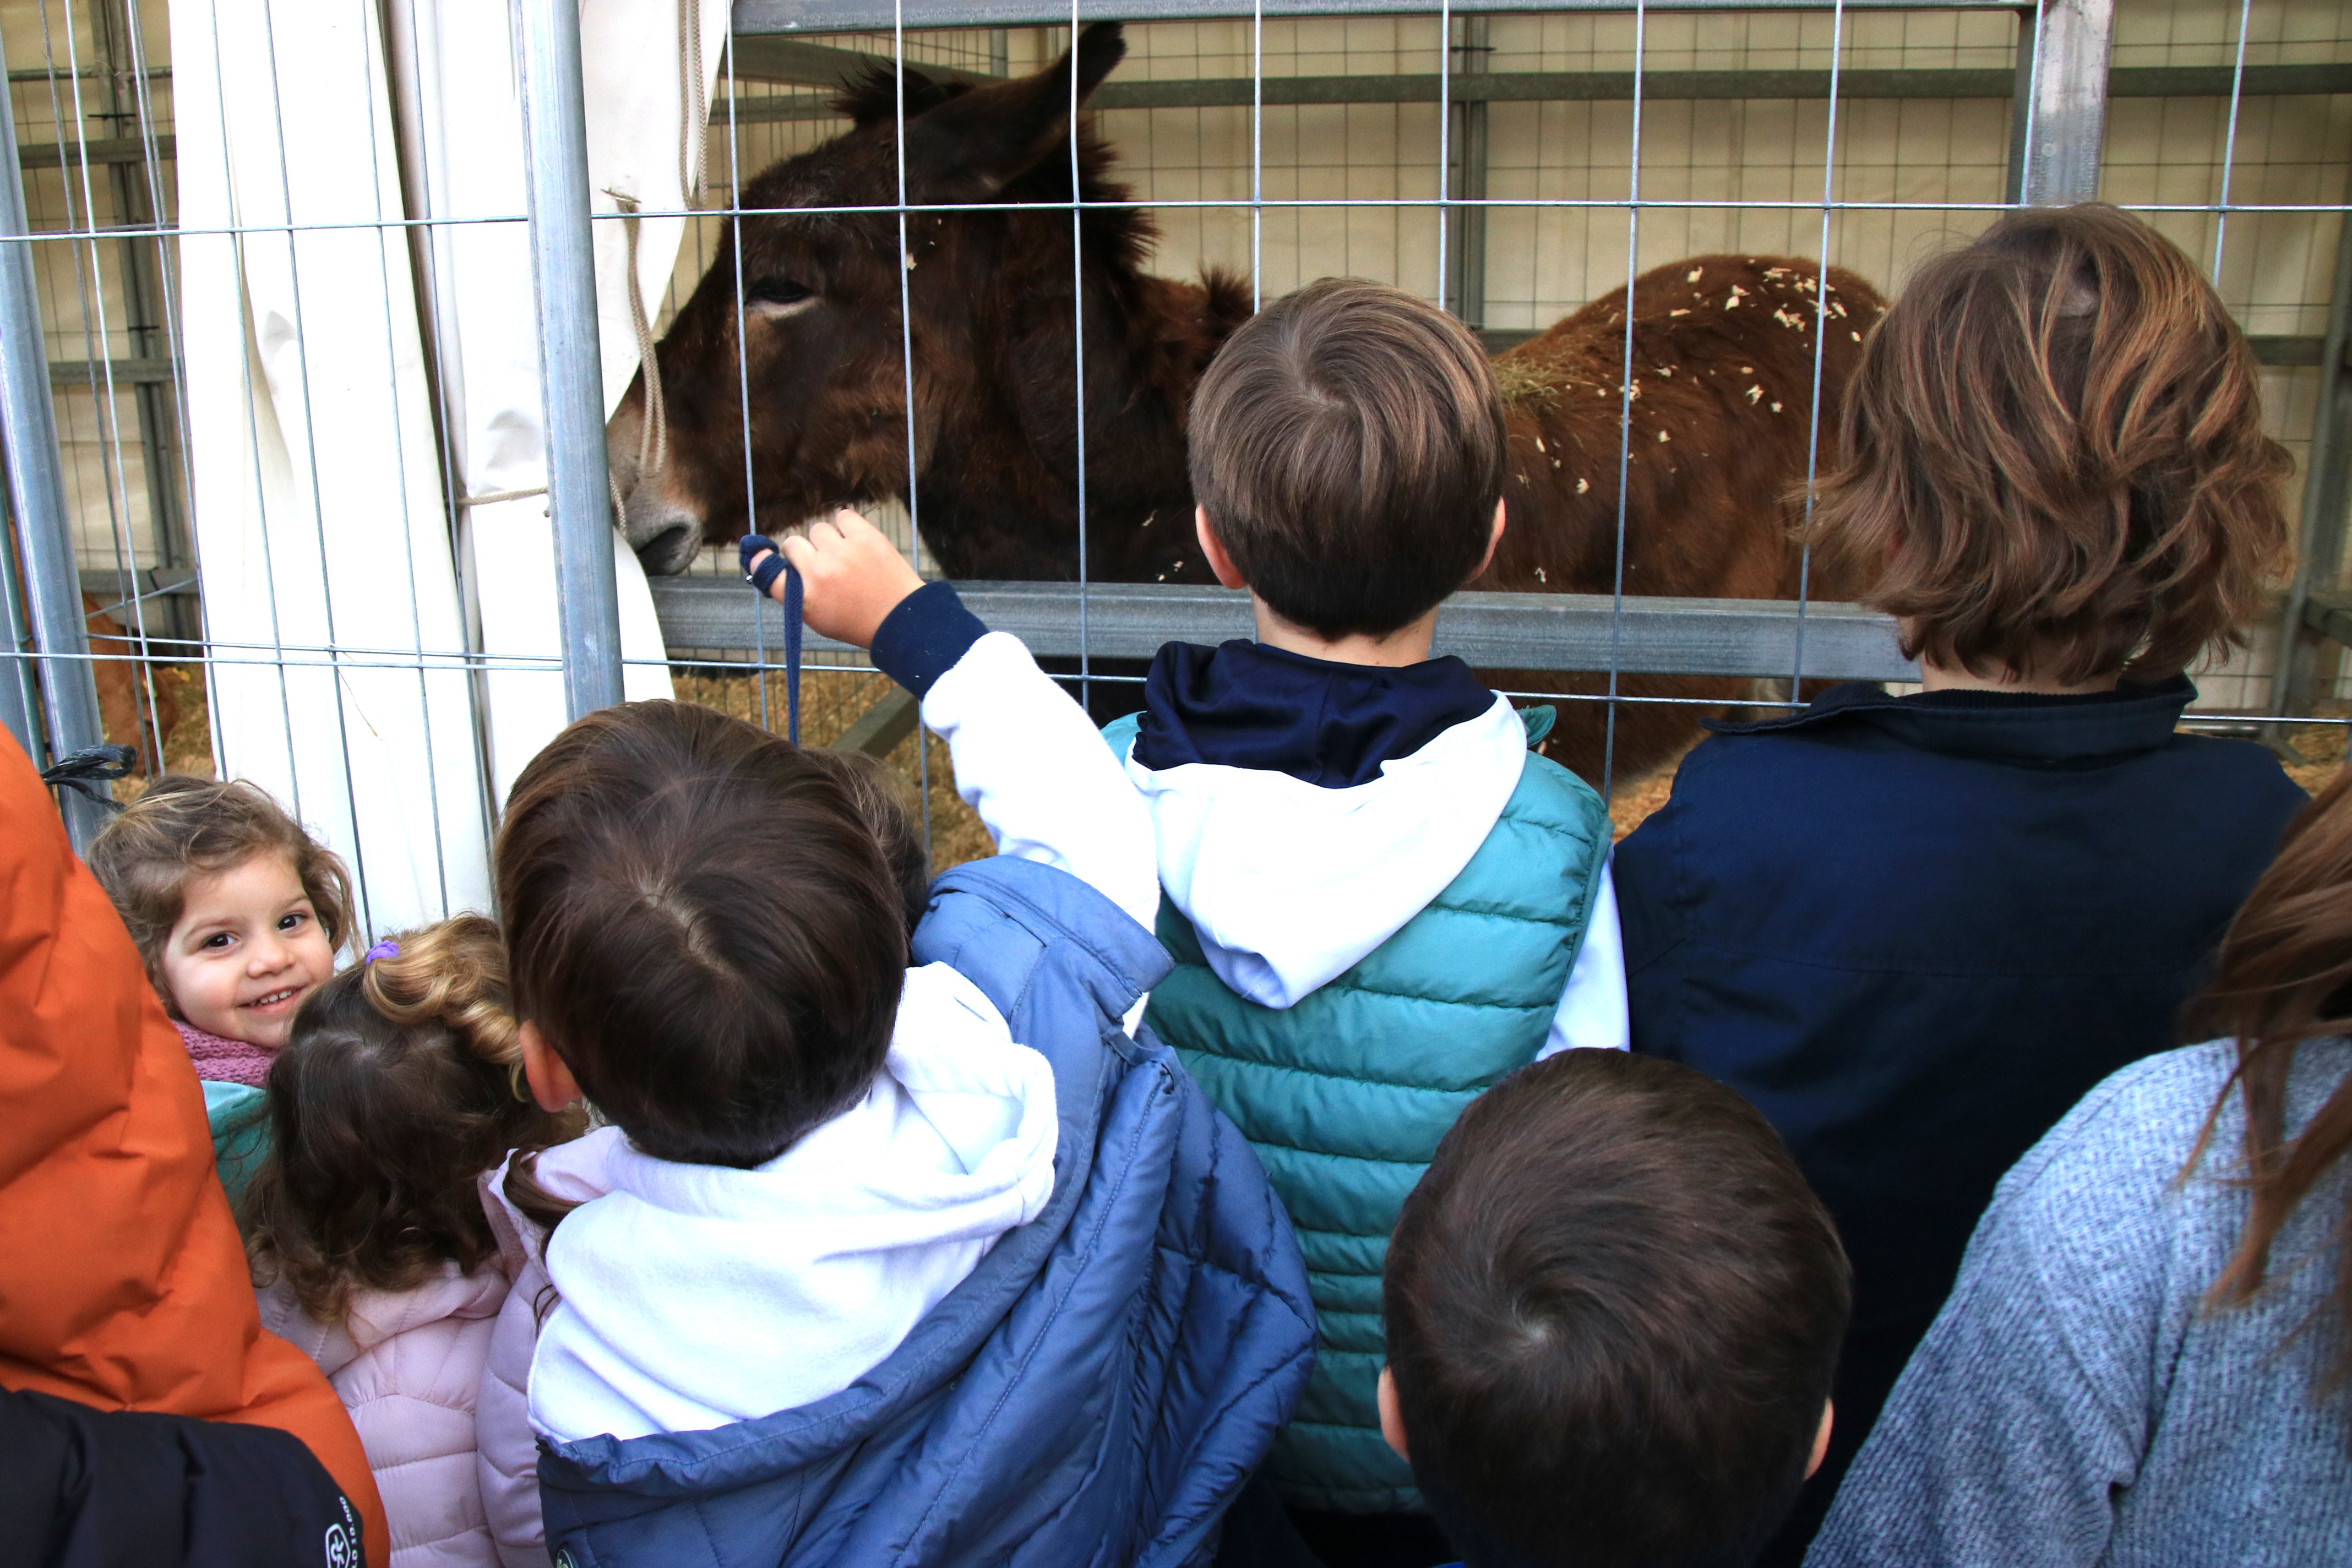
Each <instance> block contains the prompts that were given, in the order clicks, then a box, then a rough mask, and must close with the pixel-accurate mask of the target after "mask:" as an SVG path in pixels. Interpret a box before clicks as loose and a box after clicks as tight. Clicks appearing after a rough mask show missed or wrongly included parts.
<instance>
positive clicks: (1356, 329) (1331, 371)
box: [1190, 278, 1505, 637]
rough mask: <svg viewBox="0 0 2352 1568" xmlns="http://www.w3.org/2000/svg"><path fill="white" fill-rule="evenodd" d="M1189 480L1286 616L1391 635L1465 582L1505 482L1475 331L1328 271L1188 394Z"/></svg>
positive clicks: (1260, 587)
mask: <svg viewBox="0 0 2352 1568" xmlns="http://www.w3.org/2000/svg"><path fill="white" fill-rule="evenodd" d="M1190 439H1191V443H1192V492H1193V494H1194V495H1195V496H1197V497H1198V498H1199V499H1200V502H1201V505H1202V507H1203V508H1205V509H1206V510H1207V511H1208V514H1209V526H1210V528H1211V529H1212V530H1213V531H1214V532H1215V534H1216V537H1217V542H1218V543H1219V544H1221V545H1223V547H1224V550H1225V552H1226V553H1227V554H1228V555H1230V556H1232V557H1233V561H1234V565H1235V566H1236V567H1237V568H1239V570H1240V572H1241V574H1242V575H1243V577H1244V578H1245V579H1246V580H1247V581H1248V583H1249V585H1250V586H1251V587H1252V588H1253V589H1255V590H1256V592H1257V595H1258V596H1259V597H1260V598H1262V599H1264V600H1265V603H1266V605H1268V606H1269V607H1270V608H1272V609H1273V610H1274V612H1275V613H1276V615H1278V616H1282V618H1283V619H1285V620H1286V621H1289V622H1291V623H1292V624H1293V625H1296V626H1305V627H1307V629H1308V630H1310V631H1313V632H1315V633H1316V634H1318V636H1321V637H1346V636H1349V635H1350V634H1353V633H1357V632H1370V633H1374V634H1380V633H1386V632H1392V631H1394V630H1396V629H1397V628H1398V627H1400V626H1407V625H1409V624H1411V623H1412V621H1413V620H1414V619H1416V618H1417V617H1419V616H1422V615H1423V614H1424V613H1425V612H1427V611H1428V610H1430V609H1431V608H1433V607H1434V606H1435V605H1437V604H1438V602H1439V601H1441V600H1443V599H1444V597H1445V596H1446V595H1448V594H1451V593H1453V592H1454V590H1455V589H1456V588H1459V587H1461V586H1462V584H1464V583H1465V582H1467V581H1469V579H1470V577H1471V576H1472V574H1475V572H1476V571H1477V570H1478V565H1479V563H1480V562H1482V561H1484V560H1485V559H1486V543H1487V540H1488V539H1489V538H1490V537H1491V531H1492V529H1493V525H1494V518H1495V502H1496V500H1499V499H1500V498H1501V496H1502V493H1503V460H1504V442H1505V434H1504V426H1503V399H1502V395H1501V394H1500V393H1499V392H1498V391H1497V390H1496V385H1495V372H1494V367H1493V366H1492V365H1491V364H1489V363H1487V360H1486V352H1485V351H1484V350H1483V349H1481V348H1480V347H1479V346H1478V340H1477V339H1475V338H1474V337H1472V336H1471V335H1470V331H1469V329H1468V328H1466V327H1465V326H1464V325H1463V324H1462V323H1461V322H1460V321H1455V320H1454V318H1453V317H1452V316H1449V315H1447V314H1446V313H1445V312H1444V311H1443V310H1439V309H1437V307H1435V306H1434V305H1432V304H1430V303H1429V302H1428V301H1426V300H1419V299H1416V298H1414V297H1413V296H1412V295H1411V294H1407V293H1404V292H1402V290H1399V289H1390V288H1386V287H1383V286H1382V285H1381V284H1377V283H1366V282H1363V281H1361V280H1360V279H1353V278H1326V279H1323V280H1322V281H1320V282H1318V283H1310V284H1309V285H1307V287H1306V288H1304V289H1300V290H1298V292H1297V293H1296V294H1291V295H1288V296H1286V298H1284V299H1281V300H1276V301H1275V302H1274V303H1273V304H1271V305H1269V306H1267V307H1266V308H1265V310H1262V311H1260V312H1259V313H1258V314H1257V315H1256V316H1255V318H1253V319H1252V320H1251V321H1248V322H1247V323H1246V324H1245V325H1244V326H1243V327H1242V328H1241V329H1240V330H1239V331H1236V332H1234V335H1233V337H1232V338H1231V339H1229V340H1228V341H1227V342H1226V343H1225V345H1224V347H1223V349H1221V350H1220V351H1218V353H1217V357H1216V358H1215V359H1213V360H1212V361H1210V363H1209V368H1208V371H1207V372H1206V374H1203V375H1202V377H1201V384H1200V388H1199V390H1198V391H1197V392H1196V393H1195V394H1194V396H1193V399H1192V428H1191V437H1190Z"/></svg>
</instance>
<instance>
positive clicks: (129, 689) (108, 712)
mask: <svg viewBox="0 0 2352 1568" xmlns="http://www.w3.org/2000/svg"><path fill="white" fill-rule="evenodd" d="M81 607H82V613H83V616H84V617H85V618H86V619H87V620H88V621H89V651H90V653H91V655H92V656H93V657H92V658H91V660H90V675H91V677H92V678H93V679H95V680H96V682H97V684H98V714H99V722H100V726H101V727H102V728H103V729H104V730H105V731H106V738H107V740H108V741H109V742H112V743H113V744H115V745H118V746H130V747H131V748H133V749H135V750H136V751H137V752H138V753H139V759H138V761H137V762H135V763H132V764H131V776H132V777H133V778H147V777H150V776H152V775H153V774H155V773H162V772H163V743H164V742H166V741H168V740H170V739H171V736H172V731H173V729H174V728H176V727H177V726H178V724H179V722H180V694H179V688H178V678H177V677H176V675H174V674H173V673H172V672H171V671H169V670H167V669H166V668H164V667H163V666H162V665H160V664H151V663H149V662H148V661H147V659H146V658H144V657H143V655H142V648H143V647H144V645H143V644H142V642H141V641H140V640H139V639H138V638H136V637H132V636H131V634H130V633H128V632H126V631H124V630H123V629H122V625H121V622H119V621H117V620H116V619H115V618H114V617H113V616H110V615H108V614H107V613H106V612H105V611H104V610H103V609H101V608H100V605H99V602H98V599H97V596H96V595H90V594H84V595H82V596H81Z"/></svg>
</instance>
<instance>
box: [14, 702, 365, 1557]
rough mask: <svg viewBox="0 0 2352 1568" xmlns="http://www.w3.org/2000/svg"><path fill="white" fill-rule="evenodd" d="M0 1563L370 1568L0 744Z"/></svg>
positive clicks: (227, 1239)
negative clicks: (2, 1173)
mask: <svg viewBox="0 0 2352 1568" xmlns="http://www.w3.org/2000/svg"><path fill="white" fill-rule="evenodd" d="M0 820H5V822H6V823H7V824H8V829H7V831H6V832H5V833H0V888H5V889H7V893H6V896H5V897H0V1168H5V1170H6V1171H7V1173H8V1174H7V1179H6V1180H5V1182H0V1303H5V1306H0V1463H5V1479H0V1560H5V1561H6V1562H8V1563H27V1562H29V1563H139V1564H141V1565H142V1568H168V1565H173V1564H187V1565H194V1564H227V1563H237V1564H244V1563H320V1564H323V1563H342V1564H345V1565H346V1568H359V1565H360V1563H361V1561H362V1556H364V1559H365V1562H366V1563H367V1564H368V1565H369V1568H384V1563H385V1552H384V1534H385V1532H384V1528H383V1507H382V1506H381V1505H380V1504H379V1503H378V1502H377V1500H376V1489H375V1481H374V1479H373V1478H372V1477H371V1476H370V1475H369V1473H368V1466H367V1457H366V1455H365V1454H364V1453H362V1451H361V1448H360V1443H359V1438H358V1437H357V1436H355V1435H354V1434H353V1433H352V1423H351V1418H350V1417H349V1416H348V1415H345V1414H344V1413H343V1407H342V1406H341V1405H340V1404H338V1403H337V1402H336V1399H335V1395H334V1393H333V1391H332V1390H331V1389H329V1388H328V1386H327V1384H326V1380H325V1379H324V1378H322V1377H320V1375H319V1371H318V1368H316V1367H314V1366H312V1365H311V1364H310V1362H309V1361H308V1360H306V1359H305V1358H304V1357H303V1355H302V1353H301V1352H299V1351H298V1350H296V1349H295V1348H294V1347H293V1346H291V1345H289V1344H287V1343H286V1342H283V1341H282V1340H279V1339H278V1337H277V1336H275V1335H273V1334H268V1333H265V1332H263V1331H261V1328H260V1325H259V1324H258V1323H257V1321H256V1320H255V1314H254V1303H253V1288H252V1286H251V1285H250V1284H249V1283H248V1282H247V1278H246V1269H245V1251H244V1248H243V1247H240V1246H239V1245H238V1242H237V1237H236V1226H234V1225H233V1224H232V1223H231V1222H230V1219H229V1212H228V1205H226V1203H225V1202H223V1201H222V1199H221V1197H220V1194H219V1191H218V1188H217V1186H216V1185H215V1183H214V1180H213V1172H212V1157H211V1151H210V1149H209V1148H207V1147H206V1144H205V1128H204V1123H203V1122H202V1121H199V1120H198V1119H197V1116H196V1111H195V1100H194V1098H193V1097H191V1096H190V1095H189V1093H188V1089H190V1088H191V1087H192V1086H193V1084H194V1074H193V1069H192V1068H191V1067H190V1065H189V1062H188V1057H187V1051H186V1048H185V1047H184V1046H182V1044H181V1043H180V1038H179V1037H178V1036H177V1035H175V1034H174V1033H173V1031H172V1028H171V1026H170V1024H169V1023H168V1021H167V1020H166V1019H165V1018H164V1016H163V1007H162V1005H160V1004H159V1003H158V1002H157V1001H156V998H155V995H154V994H153V993H152V991H151V990H149V988H148V987H147V985H146V984H144V983H143V980H142V964H141V962H140V955H139V953H138V952H137V950H136V949H134V948H133V947H132V945H131V939H130V938H129V936H127V935H126V934H125V933H124V931H123V929H122V921H121V919H120V918H119V917H118V916H117V915H116V913H115V911H114V910H113V909H112V907H110V903H109V901H108V899H107V896H106V894H105V892H104V891H102V890H101V889H100V887H99V885H98V882H97V880H96V879H94V878H93V877H92V876H91V875H90V874H89V871H88V870H87V869H85V868H84V867H83V865H82V864H81V862H79V861H78V860H76V859H75V858H74V854H73V850H72V849H71V847H68V844H67V842H66V832H65V825H64V824H63V823H62V822H60V821H59V820H58V810H57V803H56V802H55V801H54V800H52V799H51V798H50V795H49V792H48V791H47V789H46V788H45V787H43V785H42V783H41V780H40V777H39V775H38V774H37V773H35V772H34V768H33V763H32V762H31V761H30V760H29V759H28V758H27V757H26V755H25V753H24V752H23V751H22V750H21V749H20V748H19V747H18V746H17V744H16V740H15V738H14V737H12V736H10V735H7V734H5V733H0Z"/></svg>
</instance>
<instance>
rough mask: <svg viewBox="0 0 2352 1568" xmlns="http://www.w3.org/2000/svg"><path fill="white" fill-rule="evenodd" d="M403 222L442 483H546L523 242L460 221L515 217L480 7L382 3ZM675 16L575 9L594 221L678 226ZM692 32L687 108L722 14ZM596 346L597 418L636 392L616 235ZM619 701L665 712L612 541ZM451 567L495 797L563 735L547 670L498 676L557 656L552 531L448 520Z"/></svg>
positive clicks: (491, 517) (604, 260)
mask: <svg viewBox="0 0 2352 1568" xmlns="http://www.w3.org/2000/svg"><path fill="white" fill-rule="evenodd" d="M384 4H385V6H386V30H387V34H388V37H389V38H390V47H391V50H392V57H393V83H394V94H395V97H396V99H397V101H398V104H399V113H400V123H401V132H402V134H401V145H402V153H403V158H404V170H405V174H406V177H407V187H408V196H409V202H410V205H411V210H412V211H413V212H414V213H415V216H419V217H425V218H431V219H435V220H447V221H436V223H435V224H434V225H432V226H429V227H427V228H426V229H425V235H426V236H427V238H426V240H425V248H426V252H427V259H426V261H425V283H426V287H425V290H424V299H425V307H424V308H425V316H426V319H427V321H429V323H430V325H431V331H432V333H433V339H434V347H435V355H436V369H437V373H438V380H439V384H440V387H441V392H442V398H443V420H444V428H445V431H446V437H447V440H448V444H449V457H450V467H451V470H452V472H453V473H454V474H455V475H456V476H457V479H458V488H459V489H460V490H461V491H462V493H463V495H464V496H465V497H467V498H474V497H482V496H492V495H499V494H501V493H505V492H509V491H514V490H525V489H540V488H542V487H544V486H545V485H546V483H547V466H546V455H545V437H544V424H543V416H542V406H541V396H540V393H541V388H540V381H539V350H538V340H537V327H536V323H535V321H534V319H533V316H532V307H531V279H530V249H529V244H530V240H529V234H528V231H527V230H526V229H525V228H524V227H523V226H521V225H520V224H515V223H497V222H488V223H486V222H478V221H468V220H478V219H483V218H496V217H499V216H509V215H513V214H518V213H520V212H522V211H523V210H524V208H525V206H526V205H527V200H528V197H527V190H526V184H525V177H524V176H525V169H526V163H525V159H526V155H527V154H526V149H525V147H524V145H523V139H522V104H521V96H520V93H521V89H520V74H519V69H518V65H517V61H516V58H515V50H514V34H513V27H512V22H511V17H510V16H509V10H508V7H506V6H504V5H488V4H484V3H483V0H384ZM696 9H697V7H694V6H692V5H688V6H685V7H681V5H679V3H678V0H583V5H582V6H581V16H580V26H581V53H582V77H583V84H584V86H585V88H586V95H587V104H588V125H587V132H588V174H589V183H590V185H591V187H592V188H593V191H594V193H595V195H594V197H593V201H594V206H595V210H596V211H597V212H599V213H617V212H619V211H620V210H622V209H621V207H620V205H619V204H618V202H617V200H616V198H615V196H614V195H613V193H614V192H618V193H620V195H627V196H634V197H635V198H636V200H637V202H638V205H640V206H642V207H644V208H646V209H660V210H667V211H673V212H674V211H677V210H679V209H680V208H682V207H683V206H684V205H685V195H684V193H683V192H682V191H681V189H680V188H679V177H678V172H677V171H678V168H679V166H680V152H679V149H680V145H681V141H682V138H683V136H684V133H685V120H686V117H687V110H686V107H685V98H686V79H685V78H684V77H683V76H682V75H681V72H680V69H679V67H678V61H679V60H680V59H681V58H682V57H683V40H684V35H683V32H682V19H683V18H684V17H685V16H688V15H691V14H692V13H693V12H694V11H695V10H696ZM709 9H710V10H711V11H712V12H713V13H715V16H712V17H709V18H707V19H703V32H704V35H705V37H706V40H707V41H708V43H709V47H708V48H707V49H706V50H705V52H704V54H703V62H704V63H703V68H702V70H701V73H700V78H699V79H700V81H701V91H700V96H701V99H702V100H703V102H704V103H707V102H708V100H709V93H710V90H711V84H712V80H713V79H714V78H715V76H716V74H717V68H718V60H719V45H720V44H721V43H722V42H723V41H724V38H725V35H726V25H727V12H726V8H725V6H724V5H712V6H711V7H710V8H709ZM640 225H641V227H640V232H639V235H638V247H637V255H638V275H639V281H640V286H641V287H642V288H643V289H644V290H645V293H644V298H645V299H646V300H647V301H648V302H649V308H654V307H656V306H657V303H658V301H659V300H660V299H661V297H662V293H663V291H664V289H666V288H667V284H668V281H669V272H670V268H671V267H672V266H673V265H674V264H675V262H676V260H677V248H678V244H679V241H680V240H681V238H682V237H684V234H685V219H684V218H683V217H670V218H648V219H641V220H640ZM594 233H595V244H596V293H597V316H598V330H599V336H600V339H601V348H602V357H603V363H604V408H605V412H606V413H608V414H609V413H610V412H611V411H612V409H613V408H614V405H617V404H618V403H619V402H620V399H621V395H622V394H623V393H624V392H625V391H626V390H627V389H628V384H629V378H630V377H631V376H633V375H634V374H636V363H637V340H636V334H635V330H634V328H633V327H632V325H631V321H630V308H629V293H628V279H627V276H626V261H625V257H626V252H627V237H626V235H625V232H624V228H623V226H622V225H621V224H620V223H618V222H599V223H597V224H596V226H595V231H594ZM614 554H615V556H616V558H617V562H618V570H619V587H620V599H621V647H622V654H623V657H624V658H626V659H629V660H633V661H647V662H633V663H631V664H630V665H629V666H628V667H627V669H626V672H625V677H624V689H625V691H626V693H627V695H628V696H629V697H631V698H633V699H635V698H645V697H667V696H668V695H669V694H670V685H669V676H668V673H667V670H665V669H664V668H661V666H660V662H659V661H660V660H661V658H662V656H663V651H664V650H663V647H662V640H661V630H660V626H658V624H657V623H656V620H655V618H654V607H653V595H651V593H650V592H649V591H648V590H647V588H646V580H645V574H644V573H643V571H642V570H640V569H639V567H638V565H637V563H636V558H635V556H634V555H632V554H630V552H629V551H628V550H627V548H626V547H625V546H624V545H621V544H620V543H619V542H618V541H615V548H614ZM458 559H459V562H460V563H461V566H462V567H463V569H464V581H465V584H466V589H467V595H466V597H467V613H468V615H469V616H471V617H472V618H473V625H474V626H475V629H476V635H477V637H478V639H479V643H478V646H479V647H481V648H482V650H483V651H484V653H486V654H488V656H490V666H489V668H488V670H487V671H486V673H485V674H484V675H483V677H482V679H481V687H482V693H483V719H484V728H485V742H486V749H487V752H488V759H489V769H490V784H491V788H492V790H493V792H494V796H495V798H497V799H499V800H504V799H505V798H506V793H507V791H508V789H509V787H510V786H511V785H512V784H513V783H514V779H515V775H516V774H517V773H520V771H521V770H522V767H523V764H524V763H528V762H529V761H530V759H531V757H532V756H534V755H535V754H537V752H538V751H539V749H540V748H541V746H543V745H545V744H546V743H547V742H548V741H549V739H550V738H551V737H552V736H553V735H554V733H555V732H556V731H558V730H560V729H561V728H562V726H563V689H562V678H561V676H560V675H559V674H557V673H555V672H554V671H553V670H552V669H544V670H524V669H517V668H512V667H510V666H509V667H507V668H501V667H500V665H499V660H501V659H519V658H552V657H553V656H554V655H555V654H556V653H557V652H558V650H559V649H560V647H561V646H562V644H561V638H560V635H559V624H558V620H557V614H556V598H555V573H554V557H553V542H552V531H551V524H550V523H549V521H548V517H547V503H546V499H545V498H544V497H543V496H537V495H533V496H530V497H527V498H524V499H520V500H506V501H491V502H488V503H485V504H477V505H472V506H467V507H464V508H462V509H461V521H460V524H459V532H458Z"/></svg>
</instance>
